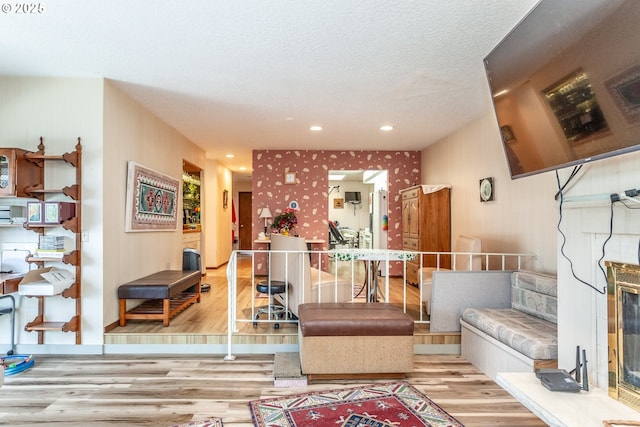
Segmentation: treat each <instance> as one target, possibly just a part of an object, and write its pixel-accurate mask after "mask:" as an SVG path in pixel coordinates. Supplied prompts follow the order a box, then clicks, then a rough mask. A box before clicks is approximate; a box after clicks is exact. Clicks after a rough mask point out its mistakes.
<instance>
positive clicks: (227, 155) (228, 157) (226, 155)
mask: <svg viewBox="0 0 640 427" xmlns="http://www.w3.org/2000/svg"><path fill="white" fill-rule="evenodd" d="M225 157H226V158H227V159H233V158H234V157H235V156H234V155H233V154H231V153H229V154H225Z"/></svg>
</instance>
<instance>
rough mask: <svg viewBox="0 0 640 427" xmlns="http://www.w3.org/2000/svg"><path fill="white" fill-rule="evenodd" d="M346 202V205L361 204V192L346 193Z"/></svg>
mask: <svg viewBox="0 0 640 427" xmlns="http://www.w3.org/2000/svg"><path fill="white" fill-rule="evenodd" d="M344 201H345V203H354V204H359V203H360V202H361V200H360V192H359V191H345V192H344Z"/></svg>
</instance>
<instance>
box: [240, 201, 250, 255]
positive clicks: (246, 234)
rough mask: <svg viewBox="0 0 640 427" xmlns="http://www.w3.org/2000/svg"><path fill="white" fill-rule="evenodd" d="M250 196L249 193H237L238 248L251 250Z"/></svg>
mask: <svg viewBox="0 0 640 427" xmlns="http://www.w3.org/2000/svg"><path fill="white" fill-rule="evenodd" d="M252 209H253V208H252V194H251V191H240V192H238V230H239V231H238V248H239V249H240V250H251V248H252V234H253V232H252V220H253V218H252V215H251V212H252Z"/></svg>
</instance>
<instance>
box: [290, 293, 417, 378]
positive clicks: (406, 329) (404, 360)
mask: <svg viewBox="0 0 640 427" xmlns="http://www.w3.org/2000/svg"><path fill="white" fill-rule="evenodd" d="M298 308H299V312H298V318H299V320H298V325H299V327H298V343H299V346H300V364H301V367H302V373H303V374H306V375H309V376H310V377H311V376H316V377H322V376H324V377H340V378H344V377H349V376H352V375H353V376H355V375H363V374H365V375H367V374H375V376H377V377H382V376H395V377H398V376H403V375H404V374H405V373H407V372H412V371H413V329H414V322H413V319H411V317H410V316H408V315H407V314H405V313H404V312H403V311H402V309H401V308H399V307H395V306H392V305H389V304H383V303H367V304H364V303H306V304H301V305H300V306H299V307H298ZM399 374H402V375H399Z"/></svg>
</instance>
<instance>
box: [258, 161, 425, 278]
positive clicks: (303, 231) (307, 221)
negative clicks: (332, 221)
mask: <svg viewBox="0 0 640 427" xmlns="http://www.w3.org/2000/svg"><path fill="white" fill-rule="evenodd" d="M330 170H387V171H388V173H389V183H388V184H389V188H388V190H389V198H388V203H389V213H388V215H389V231H388V248H389V249H401V248H402V224H401V211H402V201H401V199H400V193H399V192H400V190H401V189H403V188H407V187H411V186H413V185H418V184H420V176H421V174H420V172H421V171H420V152H419V151H323V150H254V151H253V176H252V181H253V185H252V196H253V205H252V207H253V237H254V239H257V238H258V233H260V232H261V231H263V230H264V220H261V219H260V218H259V215H260V210H261V209H262V208H263V207H265V206H268V207H269V209H270V210H271V213H272V214H273V215H274V216H275V215H278V214H279V213H280V212H282V210H283V209H284V208H286V207H288V206H289V203H290V202H291V201H292V200H293V201H297V202H298V204H299V206H300V210H299V212H298V214H297V215H296V216H297V218H298V225H297V226H296V229H295V232H296V233H297V234H298V235H300V236H302V237H305V238H317V239H324V240H326V241H327V243H325V244H324V245H323V247H322V249H324V250H326V249H327V247H328V233H329V230H328V223H327V219H328V218H327V215H328V211H329V205H328V191H329V171H330ZM286 172H295V173H296V183H295V184H285V183H284V174H285V173H286ZM365 200H366V199H365V198H364V195H363V203H364V202H365ZM268 224H269V225H270V224H271V222H268ZM269 231H270V230H269ZM264 246H265V245H260V244H255V243H254V245H253V248H254V249H266V248H265V247H264ZM317 249H320V248H317ZM392 273H398V272H394V271H392Z"/></svg>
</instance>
